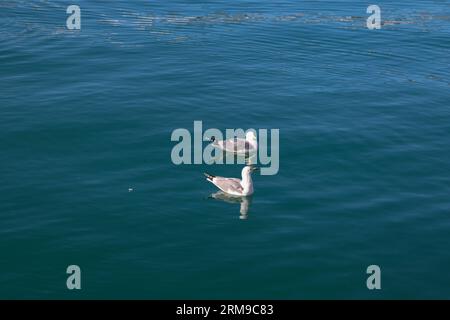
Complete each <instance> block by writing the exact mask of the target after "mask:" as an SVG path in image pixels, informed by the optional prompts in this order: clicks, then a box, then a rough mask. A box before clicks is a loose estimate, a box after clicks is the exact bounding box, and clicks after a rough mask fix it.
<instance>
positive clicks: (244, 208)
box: [209, 191, 252, 220]
mask: <svg viewBox="0 0 450 320" xmlns="http://www.w3.org/2000/svg"><path fill="white" fill-rule="evenodd" d="M209 198H211V199H215V200H220V201H223V202H227V203H235V204H237V203H240V205H241V207H240V210H239V213H240V216H239V219H241V220H245V219H247V218H248V212H249V210H250V206H251V203H252V197H251V196H247V197H236V196H231V195H228V194H226V193H225V192H223V191H217V192H215V193H213V194H211V195H210V196H209Z"/></svg>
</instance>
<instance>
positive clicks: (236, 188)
mask: <svg viewBox="0 0 450 320" xmlns="http://www.w3.org/2000/svg"><path fill="white" fill-rule="evenodd" d="M256 170H258V168H257V167H254V166H245V167H244V169H242V180H241V179H237V178H224V177H217V176H213V175H212V174H209V173H206V172H205V176H206V180H208V181H209V182H212V183H213V184H214V185H215V186H216V187H217V188H219V189H220V190H222V191H223V192H225V193H228V194H230V195H233V196H239V197H242V196H249V195H252V194H253V181H252V177H251V173H252V172H253V171H256Z"/></svg>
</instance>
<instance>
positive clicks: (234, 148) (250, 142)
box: [211, 131, 258, 155]
mask: <svg viewBox="0 0 450 320" xmlns="http://www.w3.org/2000/svg"><path fill="white" fill-rule="evenodd" d="M211 141H212V145H213V146H214V147H216V148H219V149H221V150H223V151H225V152H230V153H234V154H237V155H246V154H252V153H255V152H256V151H257V150H258V141H257V140H256V135H255V132H253V131H248V132H247V133H246V134H245V139H242V138H231V139H227V140H216V138H215V137H214V136H213V137H211Z"/></svg>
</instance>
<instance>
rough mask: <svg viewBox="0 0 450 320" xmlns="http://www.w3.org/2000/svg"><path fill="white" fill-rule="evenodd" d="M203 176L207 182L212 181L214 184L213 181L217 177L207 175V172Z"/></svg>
mask: <svg viewBox="0 0 450 320" xmlns="http://www.w3.org/2000/svg"><path fill="white" fill-rule="evenodd" d="M203 174H204V175H205V177H206V180H208V181H211V182H212V180H213V179H214V178H215V177H216V176H213V175H212V174H209V173H207V172H205V173H203Z"/></svg>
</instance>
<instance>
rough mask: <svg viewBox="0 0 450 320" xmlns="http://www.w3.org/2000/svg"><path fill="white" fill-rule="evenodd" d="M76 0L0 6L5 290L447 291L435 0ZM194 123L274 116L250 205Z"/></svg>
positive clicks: (0, 269)
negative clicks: (275, 143) (235, 199)
mask: <svg viewBox="0 0 450 320" xmlns="http://www.w3.org/2000/svg"><path fill="white" fill-rule="evenodd" d="M73 2H74V3H76V4H79V5H80V7H81V16H82V20H81V30H80V31H69V30H67V29H66V27H65V24H66V18H67V16H68V15H67V14H66V7H67V5H68V3H67V1H43V0H42V1H7V2H6V1H2V2H1V3H0V43H1V46H0V112H1V117H0V134H1V139H0V148H1V149H0V150H1V152H0V179H1V180H0V182H1V185H0V221H1V222H0V252H1V255H0V297H1V298H64V299H66V298H236V299H240V298H288V299H297V298H302V299H303V298H331V299H334V298H370V299H372V298H450V274H449V268H450V255H449V247H450V234H449V230H450V178H449V172H450V165H449V160H450V149H449V141H450V75H449V71H450V70H449V69H450V1H431V0H430V1H418V0H413V1H407V2H405V1H399V0H397V1H376V2H375V3H376V4H378V5H380V7H381V10H382V12H381V14H382V20H383V21H384V25H383V26H382V29H381V30H372V31H371V30H368V29H367V28H366V27H365V23H366V21H365V20H366V18H367V17H368V16H369V14H367V13H366V8H367V6H368V5H369V4H373V3H368V2H365V1H349V0H348V1H347V0H345V1H297V0H296V1H294V0H285V1H261V0H258V1H256V0H247V1H214V2H208V3H204V2H201V1H188V0H183V1H180V0H178V1H170V2H169V1H133V2H131V1H124V0H123V1H95V2H94V1H87V0H78V1H73ZM194 120H202V121H203V126H204V128H205V129H206V128H213V127H216V128H219V129H221V130H225V129H226V128H244V129H247V128H257V129H258V128H269V129H270V128H279V129H280V171H279V173H278V174H277V175H275V176H260V175H257V176H255V177H254V182H255V189H256V191H255V194H254V196H253V197H252V202H251V204H250V211H249V212H248V216H247V217H246V218H247V219H241V218H242V217H241V214H240V212H239V211H240V207H239V204H234V203H227V202H224V201H220V200H214V199H209V198H208V197H209V195H210V194H211V193H213V192H215V191H216V190H215V187H214V186H213V185H212V184H209V183H207V182H206V181H205V180H204V178H203V176H202V172H203V171H206V170H207V171H209V172H211V173H215V174H219V175H224V176H239V174H240V171H241V168H242V167H241V166H239V165H234V166H233V165H232V166H224V165H222V166H220V165H214V166H207V165H184V166H175V165H174V164H172V162H171V159H170V152H171V149H172V147H173V146H174V145H175V143H174V142H171V141H170V135H171V132H172V131H173V130H174V129H176V128H187V129H189V130H191V131H192V129H193V121H194ZM130 188H131V189H132V190H131V191H129V189H130ZM70 264H76V265H79V266H80V267H81V270H82V290H81V291H77V292H75V291H69V290H67V289H66V278H67V274H66V268H67V266H68V265H70ZM371 264H377V265H379V266H380V267H381V271H382V280H381V282H382V290H381V291H376V292H375V291H369V290H368V289H367V288H366V278H367V274H366V268H367V266H369V265H371Z"/></svg>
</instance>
